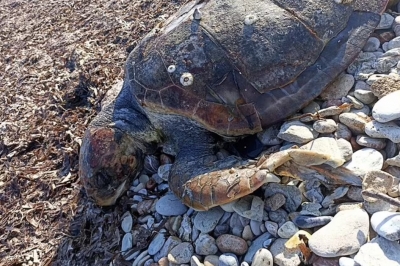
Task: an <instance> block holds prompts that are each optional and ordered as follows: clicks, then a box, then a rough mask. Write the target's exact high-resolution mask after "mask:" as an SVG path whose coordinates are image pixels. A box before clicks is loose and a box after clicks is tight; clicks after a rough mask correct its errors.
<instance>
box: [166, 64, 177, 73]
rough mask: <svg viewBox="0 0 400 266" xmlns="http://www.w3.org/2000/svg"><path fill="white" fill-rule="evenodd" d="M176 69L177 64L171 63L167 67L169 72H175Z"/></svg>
mask: <svg viewBox="0 0 400 266" xmlns="http://www.w3.org/2000/svg"><path fill="white" fill-rule="evenodd" d="M175 70H176V66H175V65H170V66H168V68H167V71H168V73H174V72H175Z"/></svg>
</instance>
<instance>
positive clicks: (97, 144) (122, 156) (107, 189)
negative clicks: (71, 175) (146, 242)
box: [79, 127, 143, 206]
mask: <svg viewBox="0 0 400 266" xmlns="http://www.w3.org/2000/svg"><path fill="white" fill-rule="evenodd" d="M139 146H140V144H139V143H137V140H136V139H135V138H133V137H132V136H131V135H130V134H129V133H127V132H125V131H123V130H121V129H118V128H114V127H89V128H88V129H87V130H86V132H85V136H84V138H83V140H82V146H81V151H80V156H79V176H80V179H81V181H82V183H83V185H84V187H85V189H86V192H87V194H88V196H89V197H91V198H93V199H94V200H95V201H96V203H97V204H98V205H100V206H109V205H113V204H115V202H116V200H117V199H118V198H119V196H121V195H122V194H123V193H124V192H125V191H126V190H127V189H128V188H129V186H130V184H131V182H132V180H133V179H134V178H135V177H137V175H138V173H139V172H140V171H141V168H142V165H143V152H142V150H141V149H140V148H139Z"/></svg>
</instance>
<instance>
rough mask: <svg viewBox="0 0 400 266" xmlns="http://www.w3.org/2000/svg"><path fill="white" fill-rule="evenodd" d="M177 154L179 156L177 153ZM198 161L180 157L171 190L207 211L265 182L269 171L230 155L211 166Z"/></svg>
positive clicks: (192, 205) (243, 194)
mask: <svg viewBox="0 0 400 266" xmlns="http://www.w3.org/2000/svg"><path fill="white" fill-rule="evenodd" d="M177 158H178V157H177ZM203 161H204V160H203V159H199V160H197V161H191V162H188V161H177V162H176V163H175V165H174V167H173V169H172V171H171V175H170V178H169V184H170V188H171V190H172V191H173V192H174V193H175V194H176V195H177V196H178V197H180V198H181V199H182V201H183V203H184V204H186V205H187V206H189V207H191V208H193V209H195V210H199V211H204V210H208V209H210V208H212V207H215V206H218V205H221V204H225V203H229V202H231V201H233V200H235V199H238V198H241V197H243V196H245V195H247V194H250V193H252V192H254V191H255V190H256V189H258V188H259V187H260V186H262V185H263V184H265V183H266V180H267V175H268V171H266V170H259V169H257V168H256V167H255V164H254V163H246V162H243V161H241V160H240V158H238V157H234V156H229V157H227V158H225V159H224V160H220V161H217V162H215V163H213V165H211V166H205V165H203V166H200V167H199V165H200V164H203Z"/></svg>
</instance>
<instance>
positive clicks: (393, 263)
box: [354, 236, 400, 266]
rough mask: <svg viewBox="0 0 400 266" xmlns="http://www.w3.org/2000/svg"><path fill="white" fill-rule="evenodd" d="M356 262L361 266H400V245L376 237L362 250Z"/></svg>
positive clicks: (356, 257)
mask: <svg viewBox="0 0 400 266" xmlns="http://www.w3.org/2000/svg"><path fill="white" fill-rule="evenodd" d="M354 261H355V262H356V263H358V265H360V266H369V265H373V266H399V265H400V244H399V243H397V242H395V241H389V240H387V239H386V238H384V237H379V236H378V237H375V238H374V239H372V240H371V241H370V242H368V243H366V244H365V245H363V246H362V247H361V248H360V251H359V252H358V253H357V255H356V256H355V257H354Z"/></svg>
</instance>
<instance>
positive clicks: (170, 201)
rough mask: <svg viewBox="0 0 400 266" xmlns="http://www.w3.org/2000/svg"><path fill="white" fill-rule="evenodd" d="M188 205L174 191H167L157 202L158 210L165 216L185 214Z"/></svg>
mask: <svg viewBox="0 0 400 266" xmlns="http://www.w3.org/2000/svg"><path fill="white" fill-rule="evenodd" d="M187 210H188V207H186V206H185V205H183V203H182V201H181V200H180V199H179V198H177V197H176V196H175V194H173V193H167V194H165V196H163V197H161V198H160V199H159V200H158V201H157V203H156V211H157V212H158V213H159V214H161V215H164V216H178V215H182V214H184V213H185V212H186V211H187Z"/></svg>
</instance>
